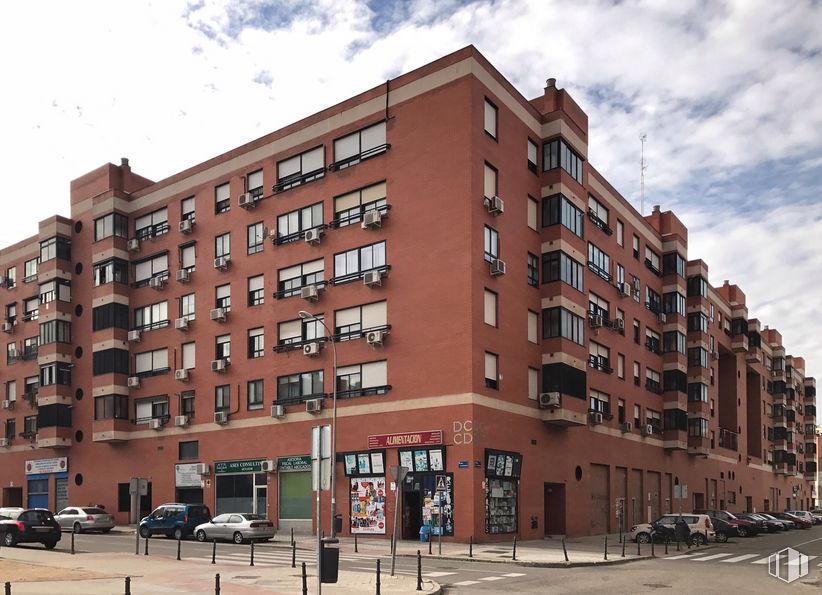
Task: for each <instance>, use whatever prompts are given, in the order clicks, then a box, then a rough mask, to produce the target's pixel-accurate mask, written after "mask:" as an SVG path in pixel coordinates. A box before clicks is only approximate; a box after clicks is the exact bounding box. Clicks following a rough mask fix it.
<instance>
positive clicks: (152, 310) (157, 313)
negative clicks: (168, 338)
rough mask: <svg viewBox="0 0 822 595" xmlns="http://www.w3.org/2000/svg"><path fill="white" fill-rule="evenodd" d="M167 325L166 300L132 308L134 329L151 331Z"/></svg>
mask: <svg viewBox="0 0 822 595" xmlns="http://www.w3.org/2000/svg"><path fill="white" fill-rule="evenodd" d="M165 326H168V302H158V303H156V304H151V305H150V306H143V307H141V308H135V309H134V330H138V331H151V330H154V329H158V328H163V327H165Z"/></svg>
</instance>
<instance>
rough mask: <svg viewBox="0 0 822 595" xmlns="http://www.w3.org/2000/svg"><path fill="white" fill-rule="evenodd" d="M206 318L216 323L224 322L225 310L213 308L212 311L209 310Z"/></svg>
mask: <svg viewBox="0 0 822 595" xmlns="http://www.w3.org/2000/svg"><path fill="white" fill-rule="evenodd" d="M208 317H209V318H211V320H216V321H217V322H225V319H226V311H225V308H214V309H213V310H210V311H209V313H208Z"/></svg>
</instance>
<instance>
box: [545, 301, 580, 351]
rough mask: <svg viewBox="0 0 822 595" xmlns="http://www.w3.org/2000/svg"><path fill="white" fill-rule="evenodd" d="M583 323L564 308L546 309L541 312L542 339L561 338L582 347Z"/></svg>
mask: <svg viewBox="0 0 822 595" xmlns="http://www.w3.org/2000/svg"><path fill="white" fill-rule="evenodd" d="M584 328H585V321H584V320H583V319H582V318H581V317H579V316H577V315H576V314H573V313H572V312H570V311H569V310H566V309H565V308H561V307H557V308H547V309H545V310H543V311H542V338H543V339H552V338H555V337H562V338H563V339H570V340H571V341H573V342H574V343H578V344H580V345H583V341H584V340H585V337H584V330H583V329H584Z"/></svg>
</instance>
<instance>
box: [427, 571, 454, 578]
mask: <svg viewBox="0 0 822 595" xmlns="http://www.w3.org/2000/svg"><path fill="white" fill-rule="evenodd" d="M452 574H457V573H456V572H445V571H439V570H435V571H434V572H423V573H422V575H423V576H430V577H431V578H437V577H440V576H451V575H452Z"/></svg>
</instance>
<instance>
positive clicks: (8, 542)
mask: <svg viewBox="0 0 822 595" xmlns="http://www.w3.org/2000/svg"><path fill="white" fill-rule="evenodd" d="M3 545H4V546H6V547H14V546H15V545H17V537H15V535H14V533H11V532H9V533H6V534H5V535H3Z"/></svg>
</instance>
